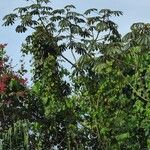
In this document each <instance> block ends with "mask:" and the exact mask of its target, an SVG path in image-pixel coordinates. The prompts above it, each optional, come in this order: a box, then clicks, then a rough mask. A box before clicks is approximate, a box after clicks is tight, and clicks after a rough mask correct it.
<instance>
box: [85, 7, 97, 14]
mask: <svg viewBox="0 0 150 150" xmlns="http://www.w3.org/2000/svg"><path fill="white" fill-rule="evenodd" d="M91 12H97V9H96V8H91V9H88V10H86V11H85V12H84V14H85V15H89V14H90V13H91Z"/></svg>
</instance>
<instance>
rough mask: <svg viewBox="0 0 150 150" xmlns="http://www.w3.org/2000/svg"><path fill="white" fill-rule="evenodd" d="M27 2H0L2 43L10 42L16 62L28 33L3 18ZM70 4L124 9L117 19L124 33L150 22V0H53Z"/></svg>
mask: <svg viewBox="0 0 150 150" xmlns="http://www.w3.org/2000/svg"><path fill="white" fill-rule="evenodd" d="M26 4H27V2H26V1H25V0H1V2H0V43H8V46H7V52H8V55H9V56H10V57H11V58H12V59H13V60H14V61H13V62H14V64H16V63H17V62H18V61H19V59H20V47H21V43H22V42H23V41H24V39H25V36H26V34H18V33H15V31H14V27H2V26H1V25H2V18H3V16H4V15H6V14H8V13H10V12H11V11H12V10H13V9H14V8H16V7H19V6H23V5H26ZM68 4H73V5H75V6H76V7H77V10H78V11H80V12H84V10H86V9H88V8H98V9H103V8H109V9H112V10H121V11H123V13H124V15H123V16H121V17H119V18H116V19H115V21H116V22H117V23H118V25H119V31H120V32H121V33H122V34H124V33H126V32H128V31H129V30H130V26H131V25H132V24H133V23H135V22H150V15H149V14H150V1H149V0H51V5H52V6H53V7H54V8H62V7H63V6H65V5H68Z"/></svg>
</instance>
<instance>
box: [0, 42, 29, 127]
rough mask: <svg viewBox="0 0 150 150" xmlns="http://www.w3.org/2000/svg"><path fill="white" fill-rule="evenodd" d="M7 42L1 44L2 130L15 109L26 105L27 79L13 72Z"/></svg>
mask: <svg viewBox="0 0 150 150" xmlns="http://www.w3.org/2000/svg"><path fill="white" fill-rule="evenodd" d="M6 46H7V44H0V130H1V129H3V128H4V127H5V128H7V127H8V126H7V125H9V124H11V122H12V120H13V119H14V118H15V119H19V117H15V116H16V114H15V110H16V109H17V108H19V109H20V108H21V107H22V106H24V105H25V98H26V96H27V93H28V90H27V86H26V85H27V79H23V78H22V77H21V76H20V75H18V74H17V73H15V72H13V71H12V69H11V66H10V64H9V63H8V57H7V56H6V54H5V50H4V49H5V47H6Z"/></svg>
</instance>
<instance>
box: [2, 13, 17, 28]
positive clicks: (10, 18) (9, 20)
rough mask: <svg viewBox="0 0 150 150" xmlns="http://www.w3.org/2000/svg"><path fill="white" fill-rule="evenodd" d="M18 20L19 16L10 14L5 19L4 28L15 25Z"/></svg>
mask: <svg viewBox="0 0 150 150" xmlns="http://www.w3.org/2000/svg"><path fill="white" fill-rule="evenodd" d="M17 18H18V15H17V14H8V15H6V16H5V17H4V18H3V21H4V24H3V25H4V26H9V25H13V24H14V22H15V19H17Z"/></svg>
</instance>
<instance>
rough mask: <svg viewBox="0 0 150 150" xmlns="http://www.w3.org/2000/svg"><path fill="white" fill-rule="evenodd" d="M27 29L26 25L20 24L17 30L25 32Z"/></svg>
mask: <svg viewBox="0 0 150 150" xmlns="http://www.w3.org/2000/svg"><path fill="white" fill-rule="evenodd" d="M26 30H27V28H26V27H25V26H23V25H18V26H17V27H16V32H18V33H23V32H25V31H26Z"/></svg>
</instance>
